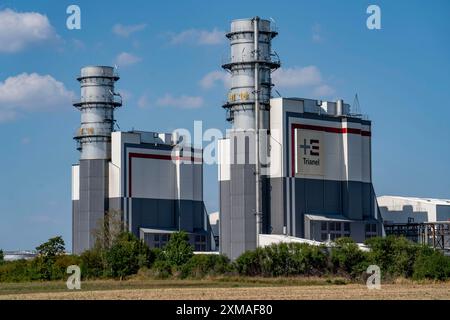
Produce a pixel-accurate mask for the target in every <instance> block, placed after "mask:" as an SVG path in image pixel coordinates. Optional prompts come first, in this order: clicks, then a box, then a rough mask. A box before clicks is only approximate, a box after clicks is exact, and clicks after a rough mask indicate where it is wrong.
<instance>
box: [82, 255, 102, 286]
mask: <svg viewBox="0 0 450 320" xmlns="http://www.w3.org/2000/svg"><path fill="white" fill-rule="evenodd" d="M80 260H81V266H80V267H81V276H82V277H83V278H84V279H90V278H102V277H104V276H105V270H106V263H105V261H104V260H105V259H104V253H102V252H101V251H100V250H96V249H92V250H87V251H85V252H83V253H82V254H81V256H80Z"/></svg>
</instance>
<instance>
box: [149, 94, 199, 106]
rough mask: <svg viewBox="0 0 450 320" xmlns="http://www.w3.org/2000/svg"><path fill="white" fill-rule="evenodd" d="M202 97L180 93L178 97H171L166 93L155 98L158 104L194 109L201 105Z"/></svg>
mask: <svg viewBox="0 0 450 320" xmlns="http://www.w3.org/2000/svg"><path fill="white" fill-rule="evenodd" d="M203 103H204V101H203V98H202V97H196V96H186V95H182V96H179V97H173V96H172V95H170V94H166V95H165V96H164V97H162V98H159V99H158V100H156V104H157V105H158V106H171V107H177V108H182V109H196V108H200V107H202V106H203Z"/></svg>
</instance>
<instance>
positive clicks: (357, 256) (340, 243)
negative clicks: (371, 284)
mask: <svg viewBox="0 0 450 320" xmlns="http://www.w3.org/2000/svg"><path fill="white" fill-rule="evenodd" d="M331 263H332V266H333V272H334V273H338V274H341V273H344V274H346V275H350V276H351V277H357V276H360V275H362V274H363V273H364V271H365V270H367V267H368V265H369V263H368V261H367V254H365V252H363V251H362V250H361V249H360V248H359V247H358V245H357V244H356V243H355V242H354V241H353V240H352V239H351V238H339V239H337V240H336V241H335V246H334V247H332V248H331Z"/></svg>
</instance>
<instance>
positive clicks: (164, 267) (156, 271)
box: [151, 260, 172, 279]
mask: <svg viewBox="0 0 450 320" xmlns="http://www.w3.org/2000/svg"><path fill="white" fill-rule="evenodd" d="M151 271H152V274H153V276H154V277H156V278H159V279H166V278H168V277H170V276H171V275H172V266H171V264H170V263H169V262H168V261H167V260H156V261H155V263H154V264H153V266H152V268H151Z"/></svg>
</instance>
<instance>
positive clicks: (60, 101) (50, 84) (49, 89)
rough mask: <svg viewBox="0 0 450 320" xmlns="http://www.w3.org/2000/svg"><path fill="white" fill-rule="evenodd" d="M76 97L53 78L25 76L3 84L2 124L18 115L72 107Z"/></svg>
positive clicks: (0, 98) (0, 101)
mask: <svg viewBox="0 0 450 320" xmlns="http://www.w3.org/2000/svg"><path fill="white" fill-rule="evenodd" d="M74 97H75V94H74V93H73V92H72V91H69V90H68V89H66V87H65V86H64V84H63V83H62V82H60V81H57V80H56V79H55V78H53V77H52V76H50V75H39V74H37V73H31V74H28V73H22V74H19V75H17V76H13V77H9V78H7V79H6V80H5V81H3V82H0V122H6V121H11V120H13V119H15V118H16V116H17V115H18V114H22V113H26V112H36V111H49V110H53V109H56V108H64V107H66V106H70V104H71V102H72V100H73V99H74Z"/></svg>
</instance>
